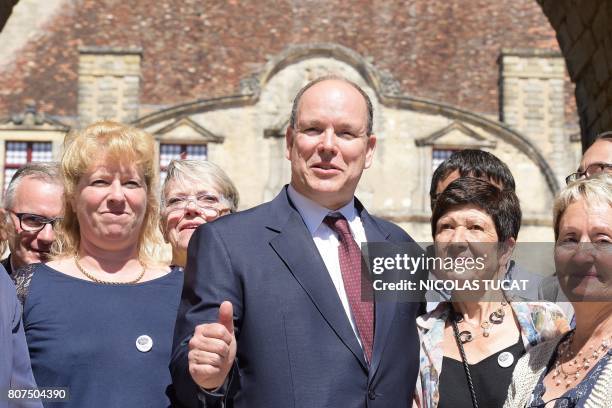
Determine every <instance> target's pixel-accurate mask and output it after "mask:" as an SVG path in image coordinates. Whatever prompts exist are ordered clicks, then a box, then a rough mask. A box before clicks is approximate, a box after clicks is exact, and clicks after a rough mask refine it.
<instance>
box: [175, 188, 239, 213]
mask: <svg viewBox="0 0 612 408" xmlns="http://www.w3.org/2000/svg"><path fill="white" fill-rule="evenodd" d="M220 201H221V198H220V197H219V196H216V195H214V194H210V193H202V194H198V195H196V196H183V195H180V196H174V197H170V198H168V199H167V200H166V208H167V210H168V211H169V212H175V211H183V210H185V208H187V206H188V205H189V204H190V203H194V205H195V206H196V207H197V208H199V209H200V211H201V212H202V215H204V217H206V218H207V219H210V218H217V217H218V216H219V215H220V214H221V213H223V212H225V211H229V209H227V208H222V209H219V208H217V207H216V205H219V202H220Z"/></svg>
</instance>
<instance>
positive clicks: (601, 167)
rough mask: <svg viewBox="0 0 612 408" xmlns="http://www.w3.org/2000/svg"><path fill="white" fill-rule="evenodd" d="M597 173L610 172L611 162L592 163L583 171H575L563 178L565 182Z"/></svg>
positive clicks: (611, 170) (611, 169)
mask: <svg viewBox="0 0 612 408" xmlns="http://www.w3.org/2000/svg"><path fill="white" fill-rule="evenodd" d="M599 173H612V164H610V163H592V164H590V165H589V166H588V167H587V168H586V169H585V170H584V171H577V172H575V173H572V174H570V175H569V176H567V177H566V178H565V182H566V183H567V184H569V183H571V182H572V181H576V180H580V179H583V178H585V177H587V178H588V177H591V176H594V175H596V174H599Z"/></svg>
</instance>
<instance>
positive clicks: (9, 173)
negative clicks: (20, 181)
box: [2, 140, 53, 191]
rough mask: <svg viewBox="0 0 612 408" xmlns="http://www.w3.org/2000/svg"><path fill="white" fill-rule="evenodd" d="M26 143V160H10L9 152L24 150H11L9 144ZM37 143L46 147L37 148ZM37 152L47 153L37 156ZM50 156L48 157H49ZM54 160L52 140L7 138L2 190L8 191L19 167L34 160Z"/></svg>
mask: <svg viewBox="0 0 612 408" xmlns="http://www.w3.org/2000/svg"><path fill="white" fill-rule="evenodd" d="M10 144H15V145H25V153H26V155H25V161H22V162H11V161H10V160H9V153H10V152H15V151H19V152H21V151H22V150H21V149H19V150H9V145H10ZM35 145H39V146H44V147H45V149H42V150H37V149H35ZM37 152H43V153H45V154H44V155H43V156H44V157H43V158H42V160H41V159H40V158H36V153H37ZM47 153H48V154H47ZM47 156H48V157H47ZM52 160H53V142H52V141H51V140H5V141H4V165H3V175H4V183H3V184H4V185H3V188H2V191H6V188H7V187H8V185H9V183H10V181H11V179H12V178H13V175H14V174H15V172H16V171H17V170H19V168H21V167H22V166H23V165H24V164H27V163H32V162H49V161H52Z"/></svg>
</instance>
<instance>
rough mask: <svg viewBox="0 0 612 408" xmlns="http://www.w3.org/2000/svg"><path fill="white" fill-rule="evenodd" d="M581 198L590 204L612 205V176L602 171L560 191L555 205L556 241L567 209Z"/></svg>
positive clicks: (554, 224)
mask: <svg viewBox="0 0 612 408" xmlns="http://www.w3.org/2000/svg"><path fill="white" fill-rule="evenodd" d="M580 199H583V200H584V201H585V202H586V203H588V205H590V204H593V203H598V204H604V205H605V204H607V205H610V206H612V177H611V176H610V175H608V174H605V173H602V174H598V175H597V176H595V177H591V178H584V179H579V180H576V181H574V182H572V183H570V184H569V185H568V186H567V187H565V188H564V189H563V190H561V191H560V192H559V194H558V195H557V197H556V198H555V202H554V205H553V226H554V229H555V241H556V240H557V239H558V238H559V224H560V222H561V217H563V214H564V213H565V210H567V208H568V207H569V206H570V205H571V204H573V203H575V202H576V201H578V200H580Z"/></svg>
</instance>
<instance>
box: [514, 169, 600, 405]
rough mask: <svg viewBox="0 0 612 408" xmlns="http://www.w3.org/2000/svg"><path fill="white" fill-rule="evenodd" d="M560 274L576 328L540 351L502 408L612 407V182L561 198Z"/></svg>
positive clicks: (521, 367)
mask: <svg viewBox="0 0 612 408" xmlns="http://www.w3.org/2000/svg"><path fill="white" fill-rule="evenodd" d="M553 214H554V221H553V226H554V230H555V239H556V243H555V267H556V272H557V277H558V279H559V284H560V286H561V289H562V290H563V292H564V293H565V295H566V296H567V297H568V299H569V300H570V302H571V303H572V306H573V307H574V311H575V318H576V328H575V329H574V330H572V331H570V332H569V333H567V334H565V335H563V336H559V337H557V338H554V339H552V340H549V341H546V342H544V343H541V344H539V345H538V346H536V347H534V348H532V349H531V350H530V351H529V352H528V353H527V354H526V355H525V356H523V357H522V358H521V359H520V360H519V361H518V363H517V364H516V368H515V370H514V373H513V376H512V383H511V385H510V387H509V389H508V399H507V400H506V403H505V405H504V408H516V407H521V408H522V407H530V408H531V407H533V408H536V407H537V408H543V407H546V408H559V407H563V408H565V407H601V408H609V407H612V177H610V176H609V175H606V174H601V175H599V176H597V177H594V178H591V179H582V180H578V181H576V182H574V183H571V184H570V185H568V186H567V187H566V188H565V189H564V190H562V191H561V192H560V193H559V195H558V196H557V198H556V199H555V203H554V209H553Z"/></svg>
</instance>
